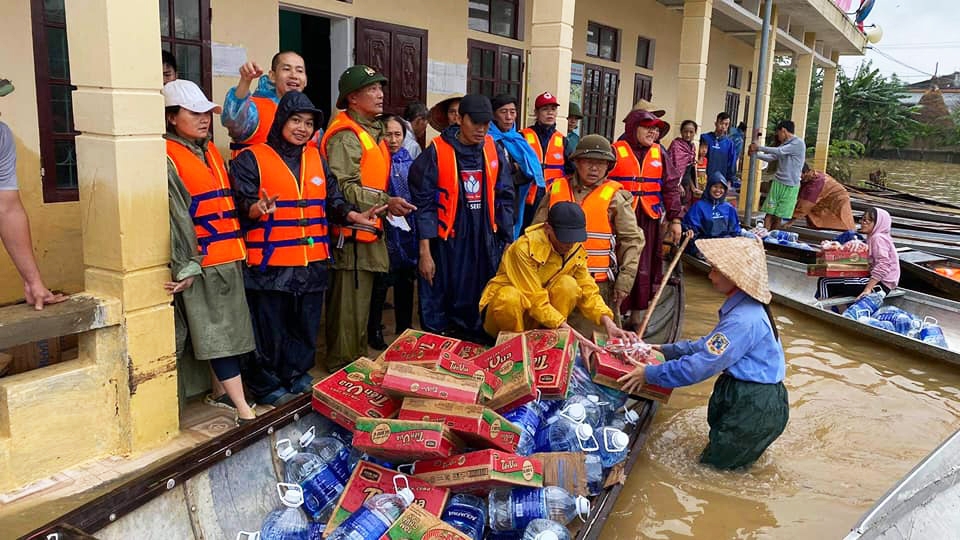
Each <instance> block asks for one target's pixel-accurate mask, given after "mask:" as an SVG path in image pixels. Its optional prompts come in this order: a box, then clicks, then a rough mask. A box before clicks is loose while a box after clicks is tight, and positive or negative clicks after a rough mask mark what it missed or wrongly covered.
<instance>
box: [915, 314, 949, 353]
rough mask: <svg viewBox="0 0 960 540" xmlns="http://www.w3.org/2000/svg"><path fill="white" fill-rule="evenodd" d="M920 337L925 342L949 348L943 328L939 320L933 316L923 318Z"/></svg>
mask: <svg viewBox="0 0 960 540" xmlns="http://www.w3.org/2000/svg"><path fill="white" fill-rule="evenodd" d="M919 338H920V341H922V342H924V343H929V344H931V345H936V346H937V347H942V348H944V349H947V348H949V347H948V346H947V338H946V337H944V335H943V328H941V327H940V324H939V322H938V321H937V320H936V319H934V318H933V317H924V318H923V325H922V326H921V327H920V334H919Z"/></svg>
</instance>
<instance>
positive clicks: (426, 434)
mask: <svg viewBox="0 0 960 540" xmlns="http://www.w3.org/2000/svg"><path fill="white" fill-rule="evenodd" d="M463 446H464V445H463V441H461V440H460V438H459V437H457V436H456V435H454V434H453V433H452V432H451V431H450V429H449V428H447V426H445V425H444V424H443V422H421V421H414V420H392V419H385V418H368V417H361V418H357V425H356V428H355V429H354V430H353V447H354V448H356V449H357V450H360V451H361V452H366V453H368V454H370V455H371V456H373V457H375V458H380V459H383V460H386V461H388V462H391V463H394V462H396V463H410V462H412V461H416V460H418V459H435V458H445V457H450V456H451V455H453V454H455V453H457V452H460V451H461V450H462V449H463Z"/></svg>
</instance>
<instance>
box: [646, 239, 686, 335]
mask: <svg viewBox="0 0 960 540" xmlns="http://www.w3.org/2000/svg"><path fill="white" fill-rule="evenodd" d="M691 238H693V231H687V232H686V234H684V235H683V242H681V243H680V247H678V248H677V253H676V254H675V255H674V256H673V260H672V261H670V266H668V267H667V272H666V273H665V274H664V275H663V279H662V280H661V281H660V288H659V289H657V294H655V295H654V296H653V300H651V301H650V305H649V306H647V312H646V313H645V314H644V315H643V322H641V323H640V329H639V330H638V331H637V335H638V336H640V339H643V333H644V332H646V331H647V326H648V325H649V324H650V317H652V316H653V310H654V309H655V308H656V307H657V303H658V302H660V295H662V294H663V290H664V289H666V288H667V281H668V280H669V279H670V276H671V275H673V269H674V268H676V267H677V263H678V262H680V257H681V256H682V255H683V250H684V249H686V248H687V244H688V243H689V242H690V239H691Z"/></svg>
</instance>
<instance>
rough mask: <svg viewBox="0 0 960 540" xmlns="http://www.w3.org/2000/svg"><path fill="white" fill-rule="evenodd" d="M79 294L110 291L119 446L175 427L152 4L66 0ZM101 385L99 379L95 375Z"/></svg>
mask: <svg viewBox="0 0 960 540" xmlns="http://www.w3.org/2000/svg"><path fill="white" fill-rule="evenodd" d="M65 5H66V14H67V27H68V28H70V29H71V31H70V32H69V33H68V37H69V49H70V75H71V80H72V82H73V84H74V85H76V87H77V90H76V91H75V92H74V94H73V103H74V121H75V125H76V129H77V130H78V131H80V132H81V134H80V135H79V136H77V162H78V174H79V180H80V208H81V217H80V222H81V227H82V232H83V262H84V266H85V272H84V279H85V282H86V289H87V290H88V291H89V292H92V293H94V294H103V295H107V296H112V297H115V298H119V299H120V300H121V302H122V306H123V315H122V317H123V325H124V328H125V332H126V335H125V351H124V354H121V355H118V356H115V357H114V359H111V361H115V362H117V363H121V364H122V365H123V366H124V367H125V368H126V369H124V370H123V372H124V373H125V374H126V377H124V379H125V380H124V381H123V384H119V385H118V392H117V394H118V398H117V399H118V403H117V421H118V422H119V423H120V431H121V436H120V443H119V446H120V448H118V449H117V450H118V451H120V452H131V451H134V452H136V451H140V450H143V449H146V448H149V447H151V446H154V445H156V444H159V443H162V442H164V441H166V440H168V439H169V438H171V437H172V436H173V435H175V434H176V433H177V431H178V429H179V412H178V402H177V372H176V356H175V351H174V331H173V309H172V308H171V306H170V297H169V296H167V294H166V293H165V292H164V290H163V283H164V282H165V281H168V280H169V279H170V272H169V270H168V269H167V263H168V262H169V260H170V225H169V216H168V209H167V181H166V158H165V150H164V142H163V139H162V138H161V135H162V133H163V131H164V120H163V96H162V95H161V94H160V87H161V84H162V81H161V74H160V69H159V67H158V66H159V65H160V21H159V12H158V11H157V3H156V0H77V1H75V2H66V3H65ZM104 383H106V381H104Z"/></svg>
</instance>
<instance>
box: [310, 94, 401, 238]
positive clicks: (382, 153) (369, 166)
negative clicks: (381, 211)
mask: <svg viewBox="0 0 960 540" xmlns="http://www.w3.org/2000/svg"><path fill="white" fill-rule="evenodd" d="M345 130H349V131H352V132H353V134H354V135H356V136H357V138H358V139H360V147H361V148H362V150H363V153H361V154H360V184H361V185H362V186H363V189H365V190H368V191H374V192H377V193H385V192H386V191H387V182H388V181H389V180H390V163H391V159H390V150H389V149H388V148H387V143H386V142H384V141H380V144H377V141H375V140H373V137H371V136H370V134H369V133H367V130H365V129H363V126H361V125H360V124H358V123H357V122H355V121H354V120H353V118H350V115H348V114H347V113H346V112H345V111H340V113H339V114H337V116H334V117H333V121H331V122H330V126H329V127H328V128H327V131H326V132H325V133H324V134H323V139H321V140H320V153H321V154H323V157H327V143H329V141H330V137H333V136H334V135H335V134H337V133H340V132H341V131H345ZM376 222H377V224H376V226H375V227H368V226H365V225H350V226H348V227H340V226H337V225H334V226H332V227H331V228H330V230H331V233H332V235H333V237H334V238H339V240H338V243H342V242H343V240H356V241H357V242H361V243H364V244H369V243H371V242H376V241H377V240H379V239H380V237H381V236H383V221H382V220H381V219H380V218H377V219H376Z"/></svg>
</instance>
